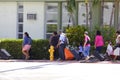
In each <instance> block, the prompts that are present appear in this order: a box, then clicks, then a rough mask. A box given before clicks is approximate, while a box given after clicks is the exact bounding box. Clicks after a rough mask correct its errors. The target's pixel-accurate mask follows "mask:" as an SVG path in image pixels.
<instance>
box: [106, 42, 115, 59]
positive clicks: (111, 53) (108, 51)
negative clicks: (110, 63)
mask: <svg viewBox="0 0 120 80" xmlns="http://www.w3.org/2000/svg"><path fill="white" fill-rule="evenodd" d="M106 53H107V59H108V60H112V55H113V46H112V43H111V41H109V43H108V45H107V50H106Z"/></svg>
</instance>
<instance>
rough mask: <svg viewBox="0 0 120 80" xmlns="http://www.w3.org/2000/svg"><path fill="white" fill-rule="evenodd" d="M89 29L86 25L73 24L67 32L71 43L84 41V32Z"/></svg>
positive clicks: (74, 44) (75, 43)
mask: <svg viewBox="0 0 120 80" xmlns="http://www.w3.org/2000/svg"><path fill="white" fill-rule="evenodd" d="M86 30H87V28H86V27H84V26H73V27H70V28H68V29H66V34H67V37H68V39H69V43H70V45H73V46H76V45H78V44H79V43H80V42H82V43H83V41H84V32H85V31H86Z"/></svg>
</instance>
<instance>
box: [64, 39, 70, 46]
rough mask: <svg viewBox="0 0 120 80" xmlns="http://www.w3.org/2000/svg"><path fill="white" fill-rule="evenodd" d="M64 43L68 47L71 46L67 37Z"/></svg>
mask: <svg viewBox="0 0 120 80" xmlns="http://www.w3.org/2000/svg"><path fill="white" fill-rule="evenodd" d="M63 42H64V44H65V45H68V44H69V41H68V38H67V37H65V39H64V41H63Z"/></svg>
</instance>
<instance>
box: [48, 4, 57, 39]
mask: <svg viewBox="0 0 120 80" xmlns="http://www.w3.org/2000/svg"><path fill="white" fill-rule="evenodd" d="M57 26H58V3H46V38H49V37H50V35H51V34H52V33H53V32H54V31H57V28H58V27H57Z"/></svg>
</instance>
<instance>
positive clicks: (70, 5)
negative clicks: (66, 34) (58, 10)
mask: <svg viewBox="0 0 120 80" xmlns="http://www.w3.org/2000/svg"><path fill="white" fill-rule="evenodd" d="M67 10H68V12H69V21H68V22H69V23H70V19H72V23H73V25H74V26H75V25H76V19H75V16H76V1H75V0H67ZM68 27H69V24H68Z"/></svg>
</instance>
